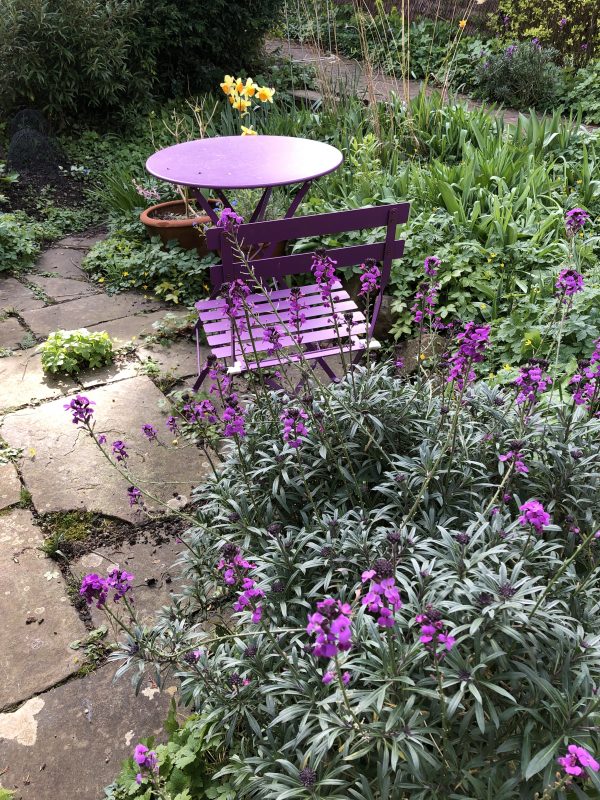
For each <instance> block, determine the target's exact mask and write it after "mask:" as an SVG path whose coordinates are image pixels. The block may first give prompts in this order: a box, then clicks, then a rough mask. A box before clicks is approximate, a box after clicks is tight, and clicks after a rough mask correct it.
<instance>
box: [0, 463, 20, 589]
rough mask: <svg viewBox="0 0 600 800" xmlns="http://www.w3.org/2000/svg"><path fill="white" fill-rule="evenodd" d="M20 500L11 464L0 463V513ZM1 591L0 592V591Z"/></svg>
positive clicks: (17, 484) (17, 477) (16, 476)
mask: <svg viewBox="0 0 600 800" xmlns="http://www.w3.org/2000/svg"><path fill="white" fill-rule="evenodd" d="M20 499H21V481H20V480H19V476H18V475H17V470H16V469H15V468H14V466H13V465H12V464H1V463H0V511H2V510H3V509H5V508H8V507H9V506H14V504H15V503H18V502H19V500H20ZM0 591H1V590H0Z"/></svg>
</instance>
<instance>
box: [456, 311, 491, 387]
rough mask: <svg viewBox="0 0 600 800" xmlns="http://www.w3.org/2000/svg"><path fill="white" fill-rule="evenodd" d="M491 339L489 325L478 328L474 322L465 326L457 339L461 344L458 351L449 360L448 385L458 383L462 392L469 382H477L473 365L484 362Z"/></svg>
mask: <svg viewBox="0 0 600 800" xmlns="http://www.w3.org/2000/svg"><path fill="white" fill-rule="evenodd" d="M489 337H490V326H489V325H482V326H477V325H475V323H474V322H467V323H466V324H465V325H464V328H463V330H462V331H461V332H460V333H459V334H457V337H456V340H457V342H458V343H459V346H458V349H457V351H456V352H455V353H453V354H452V355H451V356H450V359H449V366H450V369H449V372H448V378H447V381H448V383H452V382H453V381H456V385H457V386H458V388H459V389H460V390H461V391H462V390H463V388H464V387H465V385H466V384H467V383H468V382H470V381H473V380H475V372H474V370H473V369H472V365H473V364H477V363H480V362H481V361H483V360H484V358H485V351H486V349H487V347H488V345H489Z"/></svg>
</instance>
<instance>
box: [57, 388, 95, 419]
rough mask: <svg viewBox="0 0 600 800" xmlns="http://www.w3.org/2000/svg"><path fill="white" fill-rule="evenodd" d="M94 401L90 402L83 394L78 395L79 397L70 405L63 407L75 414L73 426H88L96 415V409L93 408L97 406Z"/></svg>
mask: <svg viewBox="0 0 600 800" xmlns="http://www.w3.org/2000/svg"><path fill="white" fill-rule="evenodd" d="M95 405H96V404H95V403H94V401H93V400H88V398H87V397H84V396H83V395H82V394H78V395H77V397H74V398H73V399H72V400H71V401H70V402H69V403H66V404H65V405H64V406H63V407H64V408H65V409H66V410H67V411H71V413H72V414H73V420H72V422H73V424H74V425H87V424H88V423H89V421H90V420H91V418H92V415H93V413H94V409H93V408H92V406H95Z"/></svg>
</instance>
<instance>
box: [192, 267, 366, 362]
mask: <svg viewBox="0 0 600 800" xmlns="http://www.w3.org/2000/svg"><path fill="white" fill-rule="evenodd" d="M290 296H291V292H290V289H287V288H286V289H276V290H274V291H265V292H263V293H258V294H250V295H248V297H247V298H246V300H245V304H246V307H247V314H246V312H244V311H242V312H241V316H238V317H237V318H236V319H235V323H234V325H233V326H232V320H231V318H230V316H228V315H227V314H226V313H225V309H226V304H225V301H224V300H223V299H222V298H217V299H213V300H200V301H199V302H198V303H196V309H197V311H198V316H199V322H200V323H201V325H202V327H203V328H204V332H205V334H206V338H207V340H208V344H209V346H210V348H211V350H212V352H213V354H214V355H215V356H216V357H217V358H219V359H224V360H231V366H230V371H231V372H241V371H245V370H248V369H256V367H257V366H258V365H260V366H263V367H268V366H277V365H280V364H281V363H282V362H287V361H298V360H300V358H301V357H303V358H308V359H314V358H326V357H327V356H330V355H337V354H339V353H340V350H341V351H342V352H345V353H358V352H359V351H362V350H364V349H365V348H366V346H367V341H366V338H365V334H366V332H367V324H366V319H365V316H364V314H363V313H362V312H361V311H360V310H359V309H358V306H357V305H356V303H355V302H354V301H353V300H352V299H351V298H350V296H349V295H348V293H347V292H346V291H345V289H343V288H342V285H341V284H340V283H339V282H336V283H334V284H333V286H332V295H331V297H330V298H327V299H325V300H323V298H322V295H321V289H320V288H319V286H318V285H317V284H310V285H308V286H302V287H301V288H300V302H301V305H302V314H303V315H304V316H305V317H306V319H305V321H304V322H303V323H302V326H301V329H300V330H299V331H296V330H295V329H294V328H292V327H291V324H290ZM350 314H351V315H352V321H351V324H350V320H349V319H348V315H350ZM269 328H275V330H276V331H277V334H278V342H279V347H278V349H277V350H276V351H275V350H274V349H273V345H272V344H271V343H269V342H268V341H266V340H265V339H264V332H265V329H269ZM369 345H370V347H378V346H379V345H378V343H376V342H374V341H371V342H369ZM301 352H302V353H303V355H302V356H301Z"/></svg>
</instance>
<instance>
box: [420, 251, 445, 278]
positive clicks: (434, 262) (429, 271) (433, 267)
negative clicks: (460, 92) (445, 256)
mask: <svg viewBox="0 0 600 800" xmlns="http://www.w3.org/2000/svg"><path fill="white" fill-rule="evenodd" d="M441 263H442V262H441V260H440V259H439V258H438V257H437V256H427V258H426V259H425V261H424V262H423V269H424V271H425V275H427V276H428V277H430V278H435V276H436V275H437V273H438V268H439V266H440V264H441Z"/></svg>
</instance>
